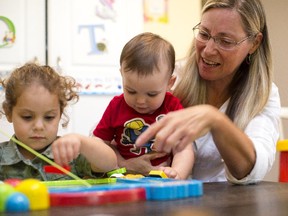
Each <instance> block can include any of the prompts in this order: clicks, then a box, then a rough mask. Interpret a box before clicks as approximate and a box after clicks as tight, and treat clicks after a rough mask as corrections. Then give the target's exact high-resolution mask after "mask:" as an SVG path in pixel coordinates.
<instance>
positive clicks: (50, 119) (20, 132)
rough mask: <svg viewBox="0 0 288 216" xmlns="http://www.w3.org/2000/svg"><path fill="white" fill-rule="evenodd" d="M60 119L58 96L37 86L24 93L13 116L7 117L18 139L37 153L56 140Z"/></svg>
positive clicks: (30, 87) (15, 107) (27, 89)
mask: <svg viewBox="0 0 288 216" xmlns="http://www.w3.org/2000/svg"><path fill="white" fill-rule="evenodd" d="M60 118H61V114H60V104H59V100H58V96H57V95H55V94H51V93H50V92H49V91H48V90H47V89H46V88H44V87H43V86H41V85H37V84H32V85H31V86H29V87H28V88H26V89H25V90H24V91H23V92H22V94H21V95H20V97H19V98H18V99H17V104H16V105H15V106H14V107H13V110H12V114H11V115H10V116H7V119H8V121H9V122H11V123H13V127H14V131H15V135H16V137H17V139H18V140H20V141H21V142H23V143H25V144H26V145H28V146H29V147H31V148H32V149H34V150H36V151H41V150H43V149H44V148H45V147H46V146H47V145H49V144H50V143H52V142H53V141H54V140H55V139H56V137H57V132H58V125H59V121H60Z"/></svg>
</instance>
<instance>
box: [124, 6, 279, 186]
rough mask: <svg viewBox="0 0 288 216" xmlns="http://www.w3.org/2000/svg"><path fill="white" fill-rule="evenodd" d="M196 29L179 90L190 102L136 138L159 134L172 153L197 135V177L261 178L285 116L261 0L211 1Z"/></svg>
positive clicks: (159, 145) (160, 146) (159, 144)
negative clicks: (281, 113) (281, 120)
mask: <svg viewBox="0 0 288 216" xmlns="http://www.w3.org/2000/svg"><path fill="white" fill-rule="evenodd" d="M193 31H194V35H195V39H194V41H193V43H192V46H191V49H190V51H189V54H188V57H187V59H186V64H185V66H184V68H183V70H182V72H181V73H180V77H179V79H180V80H179V82H178V84H177V86H176V88H175V90H174V94H175V96H177V97H179V98H180V100H181V102H182V104H183V106H184V107H186V108H185V109H184V110H180V111H175V112H171V113H170V114H168V115H167V116H166V117H164V118H163V119H161V121H159V122H158V123H155V124H153V125H152V126H151V127H150V128H149V129H147V130H146V132H144V133H143V134H142V135H141V136H140V137H139V138H138V140H137V141H136V145H138V146H141V145H142V144H143V143H144V142H145V141H146V140H147V139H149V138H151V137H154V136H155V143H154V147H155V148H156V150H158V151H159V152H161V151H164V152H169V151H170V150H171V149H179V150H180V149H182V148H183V147H185V146H186V145H189V144H191V142H193V143H194V145H193V146H194V150H195V159H196V161H195V164H194V168H193V173H192V178H195V179H200V180H203V181H226V180H228V181H230V182H232V183H235V184H249V183H255V182H258V181H260V180H262V179H263V178H264V176H265V174H266V173H267V172H268V171H269V170H270V169H271V167H272V165H273V162H274V159H275V145H276V142H277V139H278V136H279V127H278V124H279V119H280V117H279V116H280V99H279V94H278V89H277V87H276V86H275V85H274V84H273V83H272V71H271V70H272V62H271V52H270V42H269V36H268V29H267V23H266V18H265V12H264V9H263V6H262V4H261V2H260V0H208V1H207V2H206V4H205V5H204V7H203V11H202V17H201V21H200V23H199V24H197V25H196V26H195V27H194V28H193ZM128 165H129V164H128Z"/></svg>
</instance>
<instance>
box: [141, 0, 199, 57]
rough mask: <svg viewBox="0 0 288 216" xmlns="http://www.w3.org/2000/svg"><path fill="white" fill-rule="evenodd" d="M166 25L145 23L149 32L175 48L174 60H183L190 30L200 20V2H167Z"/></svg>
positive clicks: (187, 0)
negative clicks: (162, 38) (159, 36)
mask: <svg viewBox="0 0 288 216" xmlns="http://www.w3.org/2000/svg"><path fill="white" fill-rule="evenodd" d="M167 2H168V16H169V17H168V23H166V24H165V23H157V22H147V23H145V24H144V31H150V32H153V33H156V34H159V35H161V36H162V37H164V38H166V39H167V40H169V41H170V42H171V43H172V44H173V45H174V48H175V51H176V59H180V58H183V57H184V56H185V54H186V52H187V50H188V48H189V46H190V42H191V40H192V38H193V31H192V28H193V27H194V26H195V25H196V24H197V23H198V22H199V20H200V9H201V1H200V0H181V1H179V0H168V1H167Z"/></svg>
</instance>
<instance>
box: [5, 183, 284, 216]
mask: <svg viewBox="0 0 288 216" xmlns="http://www.w3.org/2000/svg"><path fill="white" fill-rule="evenodd" d="M203 188H204V194H203V196H201V197H194V198H189V199H182V200H173V201H146V202H144V201H143V202H132V203H121V204H113V205H104V206H89V207H87V206H86V207H82V206H80V207H52V208H50V209H49V210H47V211H34V212H29V213H24V214H23V213H22V214H15V213H14V214H5V215H6V216H8V215H13V216H16V215H21V216H26V215H27V216H28V215H29V216H113V215H123V216H127V215H135V216H142V215H149V216H151V215H155V216H161V215H165V216H166V215H167V216H194V215H195V216H218V215H219V216H220V215H221V216H225V215H229V216H238V215H241V216H250V215H252V216H258V215H261V216H270V215H272V216H278V215H285V216H287V215H288V183H277V182H261V183H258V184H256V185H248V186H236V185H230V184H228V183H205V184H204V185H203Z"/></svg>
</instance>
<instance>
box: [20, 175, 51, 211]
mask: <svg viewBox="0 0 288 216" xmlns="http://www.w3.org/2000/svg"><path fill="white" fill-rule="evenodd" d="M15 189H16V190H17V191H19V192H21V193H23V194H25V195H26V196H27V198H28V199H29V202H30V210H44V209H48V208H49V207H50V198H49V192H48V187H47V186H46V185H45V184H43V182H41V181H40V180H37V179H25V180H23V181H21V182H20V183H19V184H18V185H17V186H16V187H15Z"/></svg>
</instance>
